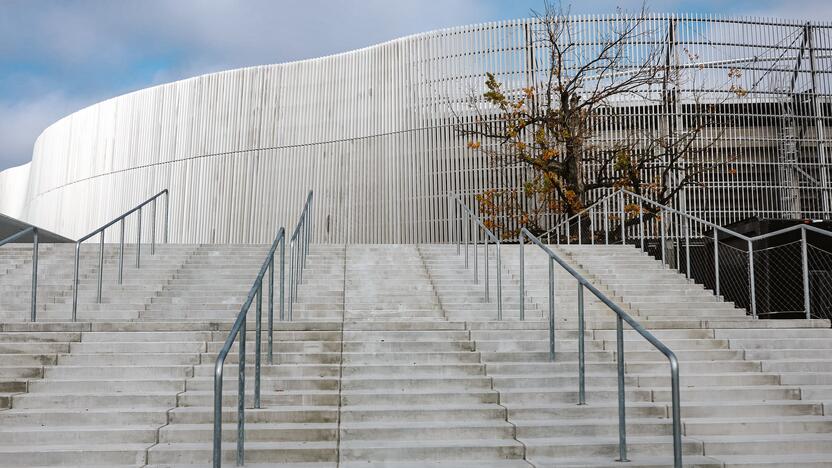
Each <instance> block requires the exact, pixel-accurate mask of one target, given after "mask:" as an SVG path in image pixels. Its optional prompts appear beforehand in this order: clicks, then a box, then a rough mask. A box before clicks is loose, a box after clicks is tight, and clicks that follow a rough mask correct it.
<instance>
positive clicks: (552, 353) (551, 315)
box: [549, 257, 555, 362]
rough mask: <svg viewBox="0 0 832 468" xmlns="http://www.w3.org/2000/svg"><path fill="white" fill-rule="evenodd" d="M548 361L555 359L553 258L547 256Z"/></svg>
mask: <svg viewBox="0 0 832 468" xmlns="http://www.w3.org/2000/svg"><path fill="white" fill-rule="evenodd" d="M549 361H552V362H554V361H555V260H554V259H553V258H552V257H549Z"/></svg>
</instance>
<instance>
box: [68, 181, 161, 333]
mask: <svg viewBox="0 0 832 468" xmlns="http://www.w3.org/2000/svg"><path fill="white" fill-rule="evenodd" d="M162 195H164V196H165V229H164V241H165V243H166V244H167V242H168V208H169V203H168V199H169V198H170V196H169V192H168V189H164V190H162V191H161V192H159V193H157V194H156V195H153V196H152V197H150V198H148V199H147V200H145V201H143V202H142V203H140V204H138V205H136V206H135V207H134V208H132V209H130V210H129V211H127V212H125V213H124V214H122V215H121V216H118V217H117V218H115V219H113V220H112V221H110V222H109V223H107V224H105V225H103V226H101V227H100V228H98V229H96V230H94V231H92V232H91V233H89V234H87V235H86V236H84V237H81V238H80V239H78V240H77V241H75V267H74V269H73V270H74V277H73V280H72V321H73V322H75V321H76V320H77V310H78V268H79V264H80V261H81V243H83V242H84V241H86V240H87V239H90V238H91V237H93V236H94V235H96V234H99V235H100V239H99V241H98V295H97V299H96V302H98V303H99V304H100V303H101V285H102V281H103V276H104V231H105V230H106V229H107V228H108V227H110V226H112V225H114V224H115V223H120V224H121V236H120V240H119V246H120V247H119V255H118V284H122V281H123V270H124V220H125V218H127V217H128V216H130V215H131V214H133V213H136V212H138V221H137V224H136V268H140V267H141V254H142V207H144V206H145V205H147V204H151V216H150V222H151V229H150V255H155V254H156V199H157V198H159V197H161V196H162Z"/></svg>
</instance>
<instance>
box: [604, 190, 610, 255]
mask: <svg viewBox="0 0 832 468" xmlns="http://www.w3.org/2000/svg"><path fill="white" fill-rule="evenodd" d="M608 203H609V198H604V244H606V245H609V243H610V213H609V205H608Z"/></svg>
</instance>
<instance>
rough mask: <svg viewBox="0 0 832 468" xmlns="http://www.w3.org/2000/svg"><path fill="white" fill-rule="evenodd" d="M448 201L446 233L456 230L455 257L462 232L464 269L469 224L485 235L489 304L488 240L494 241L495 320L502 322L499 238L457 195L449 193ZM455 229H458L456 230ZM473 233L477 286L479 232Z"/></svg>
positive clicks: (466, 257)
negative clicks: (466, 224)
mask: <svg viewBox="0 0 832 468" xmlns="http://www.w3.org/2000/svg"><path fill="white" fill-rule="evenodd" d="M448 201H449V203H450V205H449V207H448V209H449V212H448V214H449V216H448V231H449V234H450V233H452V232H453V231H455V230H456V234H458V235H457V236H456V254H457V255H459V254H460V245H461V243H462V233H463V231H464V233H465V268H466V269H467V268H468V244H469V241H470V237H471V231H472V229H471V223H472V222H473V224H474V225H475V226H479V227H480V228H481V229H482V230H483V232H484V233H485V236H484V238H483V241H484V243H485V271H484V273H485V301H486V302H491V297H490V294H489V288H490V285H489V281H488V257H489V251H488V239H489V238H490V239H491V240H492V241H494V244H495V246H496V260H497V265H496V268H497V278H496V280H497V285H496V286H497V320H502V319H503V282H502V276H503V274H502V263H501V260H500V238H499V237H497V235H495V234H494V232H492V231H491V229H489V228H488V227H486V226H485V224H483V222H482V220H481V219H480V218H479V216H477V215H476V214H475V213H474V212H473V211H472V210H471V209H470V208H468V206H466V205H465V202H464V201H463V200H462V199H461V198H460V197H459V196H458V195H456V194H454V193H453V192H452V193H449V194H448ZM457 208H460V209H461V210H462V211H461V212H459V211H457ZM451 212H452V213H453V221H452V220H451V216H450V214H451ZM457 215H459V216H457ZM465 216H467V220H468V229H463V226H464V222H465V221H464V219H465V218H464V217H465ZM457 221H458V222H459V224H457ZM457 227H458V228H459V229H456V228H457ZM473 233H474V284H477V283H479V271H478V270H477V263H478V262H477V258H478V257H477V251H478V249H479V230H478V229H473ZM521 302H522V300H521ZM524 319H525V318H524V316H523V306H522V305H521V306H520V320H524Z"/></svg>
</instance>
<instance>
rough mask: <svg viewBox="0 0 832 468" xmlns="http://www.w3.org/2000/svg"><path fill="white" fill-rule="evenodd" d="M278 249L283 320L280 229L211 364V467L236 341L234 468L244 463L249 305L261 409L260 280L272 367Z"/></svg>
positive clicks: (218, 447) (217, 455) (217, 454)
mask: <svg viewBox="0 0 832 468" xmlns="http://www.w3.org/2000/svg"><path fill="white" fill-rule="evenodd" d="M278 246H280V259H279V264H280V280H279V284H280V316H279V317H280V320H283V308H284V285H283V279H284V270H285V266H286V265H285V251H286V230H285V229H284V228H282V227H281V228H280V229H279V230H278V231H277V236H276V237H275V239H274V241H273V242H272V245H271V248H270V249H269V252H268V253H267V254H266V259H265V260H264V261H263V265H262V266H261V267H260V271H259V272H258V273H257V277H256V278H255V279H254V284H253V285H252V286H251V289H249V292H248V296H246V300H245V302H244V303H243V306H242V307H241V308H240V313H239V314H237V319H236V320H235V321H234V324H233V325H232V327H231V331H230V332H229V333H228V338H226V339H225V343H224V344H223V346H222V349H220V352H219V354H218V355H217V360H216V363H215V364H214V435H213V460H214V467H217V468H218V467H220V466H222V383H223V370H224V368H225V359H226V358H227V357H228V353H229V351H231V347H232V346H233V345H234V342H235V341H237V343H238V345H237V354H238V355H239V360H238V367H239V377H238V388H237V465H238V466H242V465H243V464H244V463H245V399H246V317H247V316H248V311H249V309H251V303H252V302H253V301H256V303H255V304H256V305H255V307H256V311H255V332H254V335H255V341H254V407H255V408H258V409H259V408H260V360H261V354H262V353H261V341H262V340H261V337H262V322H263V320H262V313H263V311H262V308H263V279H264V277H265V275H266V273H267V272H268V275H269V276H268V280H267V281H268V284H269V288H268V309H269V310H268V358H269V364H274V346H273V334H274V263H275V262H274V257H275V251H276V250H277V247H278Z"/></svg>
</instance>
